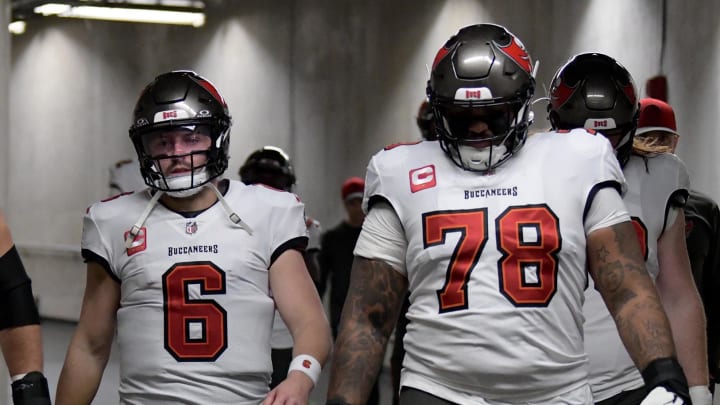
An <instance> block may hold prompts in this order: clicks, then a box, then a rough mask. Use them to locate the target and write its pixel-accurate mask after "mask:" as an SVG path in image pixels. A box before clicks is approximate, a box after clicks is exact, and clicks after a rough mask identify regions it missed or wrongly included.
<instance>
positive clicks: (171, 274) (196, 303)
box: [162, 261, 228, 362]
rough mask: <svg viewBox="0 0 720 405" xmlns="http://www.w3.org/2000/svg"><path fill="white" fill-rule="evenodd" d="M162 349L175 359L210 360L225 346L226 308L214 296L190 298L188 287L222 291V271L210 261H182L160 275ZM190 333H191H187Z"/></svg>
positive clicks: (208, 291)
mask: <svg viewBox="0 0 720 405" xmlns="http://www.w3.org/2000/svg"><path fill="white" fill-rule="evenodd" d="M162 283H163V313H164V331H165V339H164V340H165V350H167V352H168V353H170V355H171V356H173V357H174V358H175V360H177V361H179V362H186V361H204V362H212V361H215V360H217V358H218V357H220V355H221V354H222V353H223V352H224V351H225V350H226V349H227V345H228V343H227V342H228V337H227V312H226V311H225V308H223V307H222V306H220V305H219V304H218V303H217V302H216V301H215V300H209V299H191V298H190V295H189V291H188V290H189V287H190V285H192V284H196V285H199V287H200V293H201V294H202V295H210V294H225V293H226V281H225V272H224V271H223V270H221V269H220V268H218V267H217V266H216V265H215V264H214V263H212V262H206V261H202V262H183V263H177V264H175V265H173V266H172V267H170V268H169V269H168V270H167V271H166V272H165V274H163V276H162ZM191 335H194V336H191Z"/></svg>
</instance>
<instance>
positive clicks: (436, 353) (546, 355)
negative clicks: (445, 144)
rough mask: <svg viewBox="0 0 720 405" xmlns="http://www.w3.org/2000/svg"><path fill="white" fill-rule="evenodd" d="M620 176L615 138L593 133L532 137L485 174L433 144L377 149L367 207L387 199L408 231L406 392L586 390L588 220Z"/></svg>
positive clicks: (545, 394)
mask: <svg viewBox="0 0 720 405" xmlns="http://www.w3.org/2000/svg"><path fill="white" fill-rule="evenodd" d="M623 184H624V178H623V174H622V172H621V170H620V167H619V165H618V163H617V160H616V158H615V156H614V154H613V151H612V148H611V146H610V144H609V142H608V141H607V140H606V139H605V138H602V137H596V136H592V135H590V134H588V133H587V132H585V131H584V130H577V131H572V132H571V133H540V134H536V135H533V136H531V137H529V138H528V139H527V144H526V145H525V146H524V147H523V148H522V149H521V150H520V151H519V152H518V153H517V154H516V155H515V156H513V157H512V158H511V159H509V160H508V161H507V162H506V163H505V164H503V165H502V166H501V167H499V168H497V169H496V171H495V172H494V173H493V174H490V175H484V174H481V173H475V172H470V171H465V170H463V169H461V168H459V167H457V166H455V165H454V164H453V163H452V161H451V160H450V159H448V157H447V156H446V155H445V154H444V152H443V151H442V150H441V148H440V147H439V146H438V144H437V142H421V143H418V144H414V145H402V146H397V147H394V148H392V147H390V148H386V150H384V151H381V152H379V153H377V154H376V155H375V156H374V157H373V158H372V160H371V161H370V163H369V165H368V171H367V180H366V194H365V198H366V200H365V204H367V205H368V206H370V207H371V206H372V204H373V203H375V202H378V201H382V200H385V201H387V202H389V203H390V205H391V206H392V207H393V208H394V210H395V212H396V213H397V216H398V217H399V219H400V222H401V223H402V227H403V231H404V234H405V238H406V239H407V251H406V256H405V265H406V272H407V278H408V283H409V289H410V301H411V305H410V309H409V311H408V314H407V317H408V319H409V320H410V324H409V325H408V328H407V334H406V336H405V339H404V344H405V349H406V354H405V358H404V361H403V374H402V383H401V384H402V386H409V387H413V388H416V389H420V390H423V391H425V392H429V393H431V394H434V395H436V396H439V397H441V398H444V399H446V400H450V401H453V402H457V403H460V404H470V403H481V402H480V398H484V399H489V400H502V401H507V402H525V403H527V402H532V403H547V402H548V401H550V400H551V399H552V398H555V397H557V396H560V395H562V394H563V393H566V392H569V391H572V390H576V389H581V388H583V387H587V371H586V360H587V359H586V355H585V351H584V347H583V341H582V325H583V316H582V304H583V290H584V289H585V287H586V285H587V281H588V278H587V273H586V270H585V256H586V252H585V245H586V236H585V226H586V225H587V224H584V220H585V214H586V213H587V210H588V209H589V207H590V204H591V202H592V199H593V196H594V195H595V193H596V192H597V191H598V190H600V189H602V188H605V187H613V188H617V189H618V190H620V189H621V188H622V187H623ZM628 219H629V218H628V216H627V213H626V212H624V211H621V212H620V213H618V215H617V216H616V219H615V221H616V222H620V221H623V220H628ZM355 253H356V255H358V256H363V257H368V258H371V259H372V258H373V253H372V252H367V251H359V250H358V249H356V252H355ZM400 271H402V269H400ZM588 392H589V390H588Z"/></svg>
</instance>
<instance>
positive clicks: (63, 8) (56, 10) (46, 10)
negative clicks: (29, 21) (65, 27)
mask: <svg viewBox="0 0 720 405" xmlns="http://www.w3.org/2000/svg"><path fill="white" fill-rule="evenodd" d="M70 8H71V7H70V6H69V5H67V4H58V3H47V4H43V5H42V6H37V7H35V8H34V9H33V11H34V12H35V14H42V15H44V16H48V15H57V14H60V13H65V12H67V11H68V10H70Z"/></svg>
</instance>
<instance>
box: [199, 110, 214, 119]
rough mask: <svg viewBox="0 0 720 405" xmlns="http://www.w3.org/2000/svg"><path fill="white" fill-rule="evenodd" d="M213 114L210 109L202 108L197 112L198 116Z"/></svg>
mask: <svg viewBox="0 0 720 405" xmlns="http://www.w3.org/2000/svg"><path fill="white" fill-rule="evenodd" d="M211 115H212V114H210V111H208V110H200V112H198V113H197V116H198V117H200V118H202V117H210V116H211Z"/></svg>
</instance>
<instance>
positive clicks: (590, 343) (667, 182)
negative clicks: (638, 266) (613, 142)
mask: <svg viewBox="0 0 720 405" xmlns="http://www.w3.org/2000/svg"><path fill="white" fill-rule="evenodd" d="M623 172H624V174H625V178H626V180H627V184H628V191H627V193H626V194H625V196H624V198H623V202H625V206H626V207H627V209H628V211H629V212H630V216H631V217H632V220H633V225H634V226H635V230H636V231H637V233H638V237H639V238H640V246H641V248H642V250H643V255H644V257H645V265H646V267H647V269H648V271H649V272H650V276H651V277H652V278H653V280H654V279H655V278H656V277H657V275H658V272H659V271H660V269H659V266H658V257H657V243H658V239H660V237H661V236H662V233H663V231H664V230H665V222H666V218H667V213H668V209H669V208H670V206H671V205H675V206H682V205H684V204H685V200H686V199H687V195H688V192H689V190H690V179H689V176H688V173H687V169H686V168H685V165H684V164H683V162H682V161H681V160H680V159H679V158H678V157H677V156H675V155H672V154H669V153H668V154H662V155H657V156H654V157H650V158H647V159H643V158H642V157H641V156H637V155H632V156H631V157H630V160H629V161H628V163H627V165H625V168H624V170H623ZM583 311H584V313H585V319H586V320H585V348H586V350H587V352H588V358H589V366H590V385H591V388H592V390H593V397H594V398H595V400H596V401H602V400H604V399H608V398H610V397H612V396H614V395H616V394H619V393H620V392H621V391H625V390H630V389H634V388H639V387H642V386H643V385H644V382H643V379H642V376H641V375H640V372H639V371H638V370H637V368H636V367H635V364H634V363H633V361H632V359H631V358H630V355H629V354H628V353H627V350H626V349H625V346H624V345H623V343H622V340H620V335H619V334H618V331H617V328H616V326H615V322H614V321H613V318H612V316H611V315H610V312H608V309H607V307H606V306H605V303H604V302H603V300H602V297H601V296H600V293H599V292H597V290H595V287H594V285H592V280H591V285H590V287H589V288H588V289H587V291H586V294H585V305H584V308H583Z"/></svg>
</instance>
